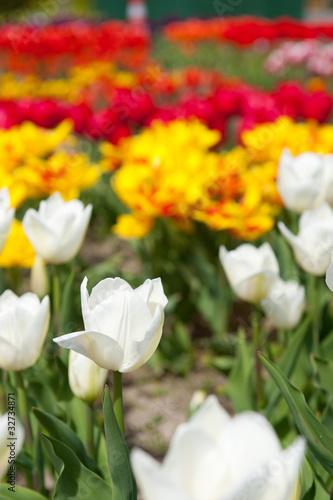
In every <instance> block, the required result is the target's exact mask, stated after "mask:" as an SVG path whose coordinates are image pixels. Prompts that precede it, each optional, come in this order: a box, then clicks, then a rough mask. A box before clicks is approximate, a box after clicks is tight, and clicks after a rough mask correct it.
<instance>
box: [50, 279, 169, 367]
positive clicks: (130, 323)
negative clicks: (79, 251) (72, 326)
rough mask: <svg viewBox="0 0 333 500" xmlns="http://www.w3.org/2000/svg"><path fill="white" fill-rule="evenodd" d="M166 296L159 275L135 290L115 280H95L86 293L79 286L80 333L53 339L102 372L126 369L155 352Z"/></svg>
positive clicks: (84, 283)
mask: <svg viewBox="0 0 333 500" xmlns="http://www.w3.org/2000/svg"><path fill="white" fill-rule="evenodd" d="M167 302H168V300H167V298H166V296H165V295H164V292H163V287H162V283H161V280H160V278H157V279H154V280H146V281H145V282H144V283H143V285H141V286H139V287H138V288H136V289H135V290H133V288H132V287H131V286H130V285H129V284H128V283H127V282H126V281H124V280H122V279H120V278H107V279H105V280H102V281H100V282H99V283H98V284H97V285H96V286H95V287H94V288H93V289H92V292H91V295H90V297H89V294H88V291H87V278H85V279H84V280H83V282H82V285H81V305H82V315H83V321H84V327H85V331H83V332H76V333H69V334H67V335H63V336H62V337H58V338H55V339H53V340H54V341H55V342H57V343H58V344H59V345H60V346H61V347H65V348H67V349H73V351H75V352H78V353H80V354H83V355H84V356H87V358H90V359H91V360H93V361H95V363H97V364H98V365H99V366H100V367H102V368H105V369H107V370H115V371H116V370H118V371H120V372H123V373H125V372H131V371H133V370H136V369H137V368H139V367H140V366H141V365H143V364H144V363H145V362H146V361H147V360H148V359H149V358H150V357H151V355H152V354H153V353H154V351H155V349H156V347H157V346H158V343H159V341H160V339H161V335H162V328H163V322H164V311H163V310H164V307H165V306H166V304H167Z"/></svg>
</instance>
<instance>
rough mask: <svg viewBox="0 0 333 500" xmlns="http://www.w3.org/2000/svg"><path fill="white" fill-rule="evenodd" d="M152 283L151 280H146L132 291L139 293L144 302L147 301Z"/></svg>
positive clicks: (151, 289)
mask: <svg viewBox="0 0 333 500" xmlns="http://www.w3.org/2000/svg"><path fill="white" fill-rule="evenodd" d="M153 288H154V284H153V281H152V280H146V281H145V282H144V283H143V284H142V285H140V286H138V287H137V288H135V289H134V292H135V293H136V294H137V295H139V296H140V297H141V298H142V299H143V300H144V301H145V302H146V303H148V301H149V299H150V296H151V294H152V291H153Z"/></svg>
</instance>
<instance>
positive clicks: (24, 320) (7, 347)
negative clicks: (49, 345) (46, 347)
mask: <svg viewBox="0 0 333 500" xmlns="http://www.w3.org/2000/svg"><path fill="white" fill-rule="evenodd" d="M49 321H50V304H49V298H48V296H46V297H44V299H43V300H42V302H40V301H39V298H38V297H37V295H35V294H34V293H25V294H23V295H22V296H21V297H18V296H17V295H15V293H14V292H12V291H11V290H6V291H5V292H4V293H3V294H2V295H1V296H0V368H3V369H4V370H13V371H18V370H24V369H25V368H28V367H29V366H32V365H33V364H34V363H35V362H36V361H37V359H38V357H39V355H40V353H41V350H42V347H43V344H44V341H45V337H46V334H47V330H48V327H49Z"/></svg>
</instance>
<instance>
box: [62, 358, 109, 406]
mask: <svg viewBox="0 0 333 500" xmlns="http://www.w3.org/2000/svg"><path fill="white" fill-rule="evenodd" d="M107 375H108V370H105V369H104V368H101V367H100V366H98V365H97V364H96V363H95V362H94V361H92V360H91V359H89V358H87V357H86V356H82V354H78V353H77V352H75V351H73V350H71V351H70V354H69V364H68V379H69V385H70V388H71V390H72V392H73V394H75V396H77V397H78V398H80V399H82V400H83V401H85V402H86V403H93V402H94V401H96V399H98V398H99V397H100V396H101V394H102V391H103V388H104V385H105V382H106V379H107Z"/></svg>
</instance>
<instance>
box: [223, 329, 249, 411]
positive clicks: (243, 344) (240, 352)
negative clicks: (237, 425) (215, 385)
mask: <svg viewBox="0 0 333 500" xmlns="http://www.w3.org/2000/svg"><path fill="white" fill-rule="evenodd" d="M236 360H237V361H236V362H235V364H234V367H233V369H232V371H231V373H230V376H229V379H228V384H227V387H226V391H227V394H228V396H229V397H230V399H231V400H232V402H233V404H234V407H235V411H236V412H240V411H244V410H253V409H254V408H255V406H256V405H255V395H254V391H253V386H254V384H253V373H254V348H253V344H252V343H251V342H247V341H246V337H245V333H244V332H243V331H242V330H241V331H240V332H239V334H238V343H237V346H236Z"/></svg>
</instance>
